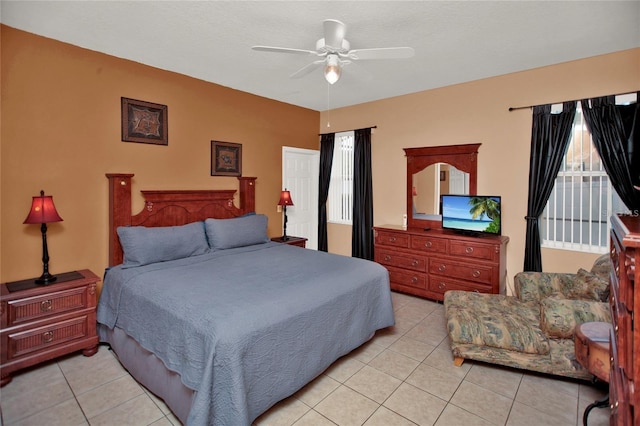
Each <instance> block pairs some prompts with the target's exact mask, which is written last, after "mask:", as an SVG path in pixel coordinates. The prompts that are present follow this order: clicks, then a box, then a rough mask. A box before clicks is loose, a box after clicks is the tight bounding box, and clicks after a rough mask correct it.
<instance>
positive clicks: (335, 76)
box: [324, 55, 342, 84]
mask: <svg viewBox="0 0 640 426" xmlns="http://www.w3.org/2000/svg"><path fill="white" fill-rule="evenodd" d="M341 75H342V68H341V67H340V61H338V55H329V56H328V57H327V65H326V66H325V67H324V78H325V80H327V82H328V83H329V84H334V83H335V82H336V81H338V80H339V79H340V76H341Z"/></svg>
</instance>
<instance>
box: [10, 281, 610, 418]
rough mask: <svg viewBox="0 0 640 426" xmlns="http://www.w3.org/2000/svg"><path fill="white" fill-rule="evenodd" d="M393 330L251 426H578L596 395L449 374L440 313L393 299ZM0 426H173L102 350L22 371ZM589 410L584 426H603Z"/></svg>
mask: <svg viewBox="0 0 640 426" xmlns="http://www.w3.org/2000/svg"><path fill="white" fill-rule="evenodd" d="M393 301H394V309H395V313H396V326H395V327H392V328H390V329H387V330H382V331H380V332H378V333H377V334H376V335H375V337H374V338H373V339H372V340H371V341H369V342H368V343H366V344H365V345H363V346H362V347H360V348H358V349H356V350H355V351H353V352H352V353H350V354H348V355H347V356H345V357H343V358H341V359H340V360H338V361H336V362H335V363H334V364H333V365H332V366H331V367H330V368H329V369H328V370H327V371H325V372H324V374H322V375H321V376H319V377H318V378H317V379H316V380H314V381H313V382H311V383H310V384H308V385H307V386H306V387H304V388H303V389H301V390H300V391H299V392H297V393H296V394H295V395H293V396H291V397H290V398H288V399H286V400H284V401H281V402H280V403H278V404H276V405H275V406H274V407H273V408H271V409H270V410H269V411H267V412H266V413H264V414H263V415H262V416H260V417H259V418H258V419H257V420H256V422H255V424H256V425H257V426H268V425H296V426H304V425H312V426H322V425H341V426H350V425H367V426H374V425H381V426H391V425H435V426H448V425H451V426H459V425H464V426H475V425H478V426H480V425H507V426H517V425H523V426H525V425H526V426H530V425H536V426H542V425H549V426H564V425H566V426H579V425H581V424H582V413H583V411H584V408H585V407H586V406H587V405H588V404H589V403H591V402H593V401H594V400H596V399H598V398H601V397H602V396H603V395H604V392H603V391H602V390H600V389H597V388H595V387H593V386H591V385H590V384H589V383H579V382H575V381H571V380H561V379H557V378H551V377H548V376H541V375H536V374H529V373H526V372H522V371H517V370H511V369H506V368H500V367H497V366H492V365H488V364H481V363H473V362H469V361H465V363H464V364H463V365H462V366H461V367H455V366H454V365H453V360H452V357H451V352H450V350H449V343H448V338H447V335H446V331H445V322H444V315H443V306H442V305H441V304H438V303H435V302H431V301H427V300H423V299H419V298H415V297H411V296H407V295H403V294H398V293H393ZM0 408H1V415H2V417H1V419H2V422H1V425H6V426H13V425H64V426H72V425H86V424H90V425H114V426H115V425H117V426H122V425H135V426H138V425H156V426H160V425H179V424H180V422H179V421H178V420H177V419H176V418H175V416H173V415H172V414H171V411H170V410H169V409H168V408H167V407H166V405H164V403H163V402H162V401H161V400H159V399H158V398H156V397H155V396H153V395H152V394H150V393H149V392H148V391H147V390H145V389H144V388H143V387H142V386H141V385H139V384H138V383H137V382H136V381H135V380H133V379H132V378H131V376H129V374H128V373H127V372H126V370H124V369H123V368H122V367H121V366H120V364H119V362H118V361H117V360H116V358H115V357H114V356H113V354H112V352H111V351H110V350H108V348H107V347H106V346H104V345H101V346H100V350H99V351H98V353H97V354H96V355H94V356H93V357H89V358H87V357H84V356H82V355H81V354H77V355H71V356H68V357H65V358H63V359H60V360H58V361H56V362H50V363H48V364H45V365H42V366H39V367H37V368H33V369H30V370H25V371H24V372H21V373H18V374H16V375H15V376H14V378H13V381H12V382H11V383H9V384H8V385H6V386H5V387H3V388H2V389H1V390H0ZM607 424H608V409H594V410H593V411H592V412H591V414H590V416H589V425H590V426H598V425H602V426H604V425H607Z"/></svg>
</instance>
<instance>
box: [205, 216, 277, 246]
mask: <svg viewBox="0 0 640 426" xmlns="http://www.w3.org/2000/svg"><path fill="white" fill-rule="evenodd" d="M267 222H268V219H267V216H265V215H263V214H254V215H249V216H241V217H236V218H233V219H206V220H205V221H204V227H205V230H206V233H207V239H208V240H209V247H211V248H212V249H215V250H224V249H230V248H234V247H244V246H250V245H253V244H262V243H266V242H269V241H270V240H269V237H268V236H267Z"/></svg>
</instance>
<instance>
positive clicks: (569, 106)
mask: <svg viewBox="0 0 640 426" xmlns="http://www.w3.org/2000/svg"><path fill="white" fill-rule="evenodd" d="M575 114H576V102H575V101H571V102H564V103H563V104H562V112H561V113H560V114H551V105H539V106H535V107H533V124H532V127H531V158H530V160H529V203H528V205H527V216H526V217H525V219H526V221H527V235H526V241H525V251H524V269H523V271H533V272H541V271H542V255H541V253H540V229H539V226H538V218H539V217H540V215H541V214H542V212H543V210H544V208H545V206H546V205H547V200H548V199H549V196H550V195H551V190H552V189H553V186H554V183H555V179H556V176H557V175H558V171H559V170H560V166H561V165H562V159H563V158H564V154H565V152H566V150H567V147H568V145H569V140H570V138H571V126H572V125H573V121H574V118H575Z"/></svg>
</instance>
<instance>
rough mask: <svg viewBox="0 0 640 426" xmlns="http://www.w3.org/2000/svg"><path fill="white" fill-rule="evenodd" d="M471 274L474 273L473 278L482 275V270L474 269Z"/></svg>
mask: <svg viewBox="0 0 640 426" xmlns="http://www.w3.org/2000/svg"><path fill="white" fill-rule="evenodd" d="M471 275H473V278H478V277H479V276H480V271H478V270H477V269H476V270H475V271H473V272H472V273H471Z"/></svg>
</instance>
